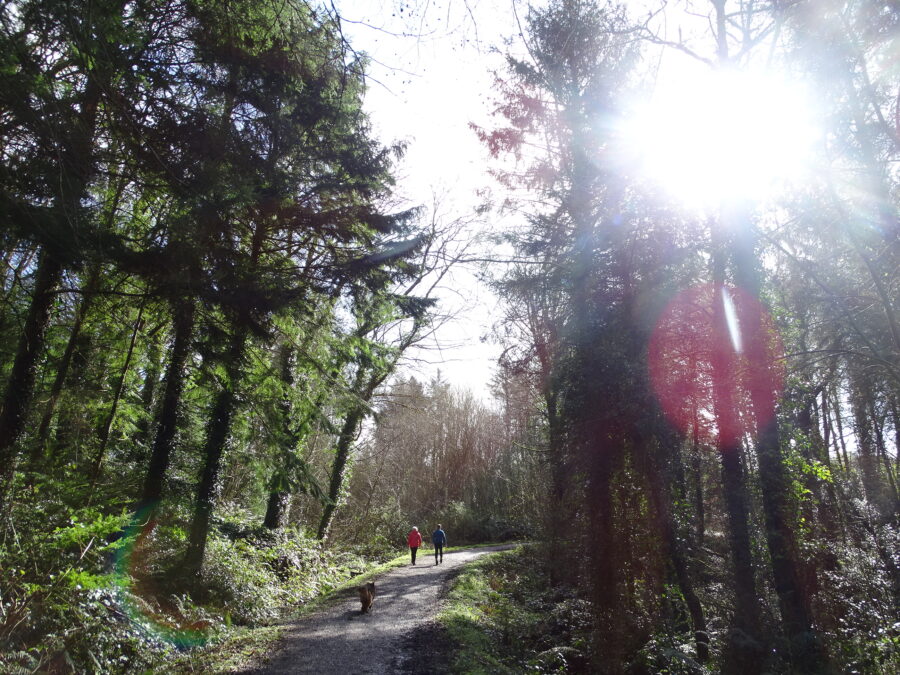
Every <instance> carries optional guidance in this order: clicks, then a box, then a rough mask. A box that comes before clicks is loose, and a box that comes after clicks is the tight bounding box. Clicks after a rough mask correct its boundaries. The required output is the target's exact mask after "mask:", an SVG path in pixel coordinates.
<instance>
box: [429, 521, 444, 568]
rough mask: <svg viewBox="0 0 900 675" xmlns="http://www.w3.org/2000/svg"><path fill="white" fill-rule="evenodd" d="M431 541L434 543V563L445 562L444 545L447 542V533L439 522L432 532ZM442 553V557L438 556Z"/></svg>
mask: <svg viewBox="0 0 900 675" xmlns="http://www.w3.org/2000/svg"><path fill="white" fill-rule="evenodd" d="M431 543H432V544H434V564H435V565H439V564H440V563H442V562H444V545H445V544H446V543H447V533H446V532H444V531H443V530H442V529H441V524H440V523H438V526H437V529H436V530H435V531H434V532H432V533H431ZM439 555H440V559H438V556H439Z"/></svg>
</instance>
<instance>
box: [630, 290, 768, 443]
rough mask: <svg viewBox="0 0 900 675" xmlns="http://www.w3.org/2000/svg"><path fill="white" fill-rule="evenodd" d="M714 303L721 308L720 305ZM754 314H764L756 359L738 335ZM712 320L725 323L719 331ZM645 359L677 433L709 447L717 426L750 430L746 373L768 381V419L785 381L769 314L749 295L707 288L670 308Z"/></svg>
mask: <svg viewBox="0 0 900 675" xmlns="http://www.w3.org/2000/svg"><path fill="white" fill-rule="evenodd" d="M716 303H721V304H720V305H719V307H718V308H717V307H716V306H715V305H716ZM723 305H724V307H723ZM754 316H762V324H763V333H764V334H765V335H766V336H767V344H766V345H765V349H764V350H762V351H763V352H764V354H763V355H762V356H761V357H757V356H751V354H750V353H749V350H747V349H746V335H743V334H742V332H741V327H742V326H749V325H751V320H752V317H754ZM716 317H722V320H724V322H725V324H726V325H725V326H721V325H720V326H719V327H717V326H716V325H715V323H714V322H715V321H716ZM717 328H718V329H717ZM647 360H648V367H649V371H650V380H651V383H652V385H653V390H654V392H655V394H656V397H657V400H658V401H659V404H660V407H661V409H662V411H663V413H664V414H665V416H666V418H667V419H668V420H669V422H670V423H671V424H672V425H673V426H674V427H675V428H677V429H678V430H679V432H681V433H682V434H685V435H688V436H693V437H696V438H697V439H698V440H699V441H700V442H702V443H706V444H710V445H715V444H716V442H717V441H718V440H719V439H718V436H719V426H720V425H721V427H722V428H725V429H736V430H737V433H739V434H740V435H742V436H743V435H747V434H752V433H754V431H755V427H754V424H753V421H752V420H753V419H754V414H753V413H754V412H755V411H754V410H753V404H752V402H751V396H750V391H749V382H750V374H751V373H752V374H753V375H754V378H755V381H758V378H759V377H760V375H763V376H764V377H765V379H766V386H767V388H768V389H769V391H770V395H771V397H772V402H773V405H771V406H767V407H766V409H765V414H774V410H775V406H774V401H775V400H776V399H777V397H778V396H779V394H780V392H781V390H782V382H783V379H784V359H783V348H782V344H781V340H780V339H779V337H778V334H777V332H776V330H775V326H774V321H773V320H772V318H771V316H770V315H769V314H768V313H767V312H766V311H765V309H764V308H763V307H762V306H761V304H760V302H759V301H758V300H757V299H756V298H754V297H753V296H752V295H751V294H749V293H747V292H745V291H743V290H741V289H739V288H721V287H716V286H714V285H712V284H707V285H701V286H696V287H693V288H690V289H687V290H685V291H682V292H681V293H679V294H678V295H676V296H675V297H674V298H673V299H672V300H671V301H670V302H669V303H668V305H667V306H666V308H665V309H664V310H663V312H662V313H661V314H660V317H659V319H658V321H657V323H656V327H655V328H654V331H653V335H652V336H651V339H650V343H649V348H648V353H647ZM714 364H717V365H718V367H716V366H714ZM717 395H718V396H719V400H718V401H717V399H716V397H717ZM729 403H730V404H729ZM717 415H718V416H719V417H718V418H717Z"/></svg>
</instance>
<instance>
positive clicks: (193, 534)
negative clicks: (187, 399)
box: [185, 328, 247, 581]
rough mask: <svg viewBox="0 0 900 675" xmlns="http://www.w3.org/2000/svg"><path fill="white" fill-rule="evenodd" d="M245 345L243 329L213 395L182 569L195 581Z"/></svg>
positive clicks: (228, 432)
mask: <svg viewBox="0 0 900 675" xmlns="http://www.w3.org/2000/svg"><path fill="white" fill-rule="evenodd" d="M246 344H247V333H246V331H244V330H243V329H242V328H241V329H238V333H237V334H236V335H235V336H234V337H233V338H232V344H231V348H230V349H229V352H228V362H227V365H226V368H227V373H228V374H227V381H226V382H225V383H223V386H222V389H221V390H220V391H219V393H218V394H217V395H216V400H215V403H214V404H213V407H212V411H211V413H210V417H209V422H208V424H207V430H206V443H205V444H204V446H203V457H204V463H203V473H202V474H201V476H200V483H199V484H198V486H197V496H196V500H195V502H194V517H193V519H192V520H191V530H190V538H189V543H188V550H187V554H186V555H185V571H186V573H187V574H188V577H189V578H190V579H191V580H194V581H196V580H197V579H198V577H199V575H200V572H201V570H202V568H203V557H204V554H205V552H206V540H207V537H208V536H209V523H210V518H211V517H212V512H213V509H214V508H215V500H216V493H217V492H218V488H219V471H220V469H221V465H222V453H223V452H224V451H225V445H226V443H227V442H228V437H229V435H230V434H231V422H232V420H233V419H234V412H235V409H236V404H237V397H238V388H239V387H240V384H241V380H242V379H243V374H244V373H243V361H244V351H245V349H246Z"/></svg>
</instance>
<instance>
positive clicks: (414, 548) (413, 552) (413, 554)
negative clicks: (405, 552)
mask: <svg viewBox="0 0 900 675" xmlns="http://www.w3.org/2000/svg"><path fill="white" fill-rule="evenodd" d="M418 550H419V547H418V546H410V547H409V552H410V553H412V563H413V565H415V564H416V551H418Z"/></svg>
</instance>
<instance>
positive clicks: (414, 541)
mask: <svg viewBox="0 0 900 675" xmlns="http://www.w3.org/2000/svg"><path fill="white" fill-rule="evenodd" d="M406 542H407V543H408V544H409V547H410V548H419V547H420V546H421V545H422V533H421V532H419V531H418V530H410V533H409V536H408V537H407V538H406Z"/></svg>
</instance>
